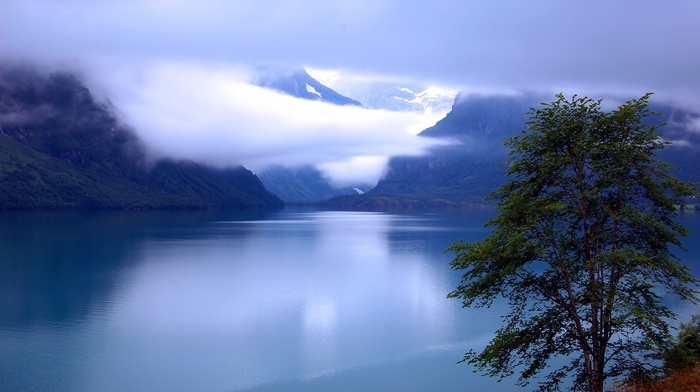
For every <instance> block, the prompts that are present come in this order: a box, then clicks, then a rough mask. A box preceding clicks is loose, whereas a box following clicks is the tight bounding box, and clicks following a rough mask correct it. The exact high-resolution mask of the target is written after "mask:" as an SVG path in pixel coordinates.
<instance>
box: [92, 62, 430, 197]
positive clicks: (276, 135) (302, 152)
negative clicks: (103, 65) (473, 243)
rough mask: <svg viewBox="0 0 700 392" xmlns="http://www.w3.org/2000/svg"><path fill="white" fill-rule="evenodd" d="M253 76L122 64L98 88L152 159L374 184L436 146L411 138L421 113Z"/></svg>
mask: <svg viewBox="0 0 700 392" xmlns="http://www.w3.org/2000/svg"><path fill="white" fill-rule="evenodd" d="M254 76H255V75H254V73H253V72H252V71H251V70H250V69H247V68H241V67H229V66H226V65H219V66H213V65H208V66H202V65H201V64H195V63H178V62H176V63H173V62H159V63H153V64H150V65H148V66H140V67H138V68H137V69H135V70H131V71H129V70H128V69H123V71H122V72H121V73H120V74H118V75H113V79H112V83H111V84H109V85H106V87H105V88H106V89H107V95H108V96H109V97H110V99H111V100H112V102H113V104H114V105H115V106H116V107H117V108H118V109H119V111H120V112H121V117H122V119H123V121H124V122H126V123H127V124H129V125H131V126H133V127H134V128H135V130H136V132H137V133H138V135H139V137H140V138H141V139H142V140H143V141H144V142H145V144H146V145H147V146H148V148H149V150H150V152H151V153H152V154H153V155H155V156H156V157H174V158H178V159H190V160H194V161H197V162H202V163H206V164H209V165H213V166H219V167H226V166H233V165H238V164H243V165H244V166H246V167H248V168H250V169H252V170H254V171H256V170H260V169H263V168H264V167H266V166H269V165H302V164H311V165H315V166H319V167H320V168H321V169H322V170H323V171H324V172H325V173H326V174H327V175H328V176H329V177H331V178H332V179H333V180H334V181H335V182H338V183H352V182H355V183H357V182H360V183H376V181H377V180H378V179H379V177H380V175H381V174H382V171H383V168H384V166H385V164H386V162H387V161H388V157H389V156H394V155H420V154H422V153H424V151H425V150H426V149H427V148H428V147H430V146H432V145H435V144H436V143H442V142H441V141H436V140H431V139H426V138H421V137H418V136H415V133H416V132H415V128H416V124H420V123H421V122H422V121H423V120H424V119H423V117H422V116H420V115H419V114H416V113H402V112H390V111H383V110H368V109H364V108H360V107H354V106H337V105H332V104H328V103H324V102H319V101H308V100H303V99H299V98H294V97H291V96H288V95H284V94H281V93H278V92H275V91H273V90H270V89H265V88H261V87H258V86H255V85H252V84H250V83H248V80H250V79H251V78H254ZM93 79H98V80H106V79H107V78H105V77H104V75H96V76H93Z"/></svg>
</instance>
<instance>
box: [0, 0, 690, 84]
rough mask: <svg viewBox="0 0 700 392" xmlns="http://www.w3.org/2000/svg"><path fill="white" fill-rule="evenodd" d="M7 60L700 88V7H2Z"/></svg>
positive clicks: (40, 2)
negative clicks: (95, 59)
mask: <svg viewBox="0 0 700 392" xmlns="http://www.w3.org/2000/svg"><path fill="white" fill-rule="evenodd" d="M2 7H3V10H2V11H3V12H2V14H3V16H2V26H3V27H1V28H2V29H3V30H4V31H3V34H2V36H3V43H2V45H3V48H2V49H3V52H5V53H14V54H22V53H23V54H27V55H35V56H44V57H47V58H62V59H65V58H75V57H78V58H80V57H84V56H86V55H90V56H116V57H120V58H123V57H137V58H143V57H148V58H160V59H164V58H165V59H170V60H174V59H179V60H183V59H188V60H192V59H197V60H198V61H203V62H209V61H224V62H229V63H243V64H273V65H274V64H277V65H282V66H287V65H294V66H300V65H307V66H312V67H316V68H322V69H345V70H351V71H356V72H358V73H368V74H378V75H394V76H401V77H410V78H414V79H415V78H417V79H424V80H430V81H439V82H442V84H445V85H461V86H471V87H479V86H480V87H484V88H515V89H522V88H530V89H532V88H551V89H554V90H555V91H558V90H562V89H565V90H567V89H597V90H600V91H609V90H613V89H615V90H625V91H630V92H634V93H635V95H638V94H636V93H638V92H646V91H655V92H658V93H664V94H674V95H688V96H692V97H696V96H697V91H700V81H699V78H697V77H695V75H696V70H697V69H700V52H698V51H697V50H693V48H694V47H695V40H696V37H698V36H700V24H699V23H697V15H699V14H700V3H698V2H696V1H693V0H679V1H673V2H657V1H648V0H644V1H638V2H634V3H633V4H630V3H628V2H609V1H603V0H593V1H586V2H561V1H558V0H545V1H538V2H535V3H532V2H523V1H519V0H496V1H490V2H481V1H457V0H435V1H431V2H430V3H429V4H428V3H425V2H400V1H396V0H339V1H334V2H323V1H314V0H256V1H246V0H240V1H224V0H202V1H198V2H186V1H163V0H150V1H149V0H146V1H136V0H119V1H117V0H103V1H99V2H94V1H87V0H69V1H55V0H5V1H4V2H3V6H2Z"/></svg>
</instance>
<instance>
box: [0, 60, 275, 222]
mask: <svg viewBox="0 0 700 392" xmlns="http://www.w3.org/2000/svg"><path fill="white" fill-rule="evenodd" d="M0 132H1V134H0V209H17V208H119V209H151V208H241V209H250V208H267V207H279V206H281V204H282V203H281V201H280V200H279V198H277V197H276V196H275V195H274V194H272V193H270V192H268V191H267V190H266V189H265V188H264V187H263V185H262V183H261V182H260V180H259V179H258V178H257V177H256V176H255V175H254V174H253V173H252V172H250V171H249V170H247V169H245V168H243V167H238V168H233V169H225V170H221V169H214V168H209V167H206V166H203V165H200V164H197V163H194V162H176V161H167V160H159V161H154V160H150V159H149V158H148V157H147V156H146V154H145V153H144V151H145V150H144V148H143V146H142V145H141V144H140V142H139V140H138V138H137V137H136V136H135V134H134V133H133V132H132V131H131V130H130V129H129V128H128V126H127V125H125V124H122V123H120V122H119V121H118V119H117V117H116V116H115V114H114V110H113V108H111V107H110V105H109V103H106V102H99V101H97V100H96V99H95V97H94V96H93V95H92V94H91V92H90V91H89V90H88V89H87V88H86V87H85V86H84V85H83V84H82V82H81V81H80V80H79V78H78V77H77V76H75V75H73V74H71V73H67V72H52V73H44V72H41V71H38V70H36V69H33V68H31V67H27V66H20V65H8V64H3V65H2V66H0Z"/></svg>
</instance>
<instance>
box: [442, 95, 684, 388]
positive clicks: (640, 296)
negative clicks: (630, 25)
mask: <svg viewBox="0 0 700 392" xmlns="http://www.w3.org/2000/svg"><path fill="white" fill-rule="evenodd" d="M650 96H651V94H646V95H644V96H642V97H641V98H640V99H636V100H631V101H628V102H626V103H625V104H623V105H621V106H619V107H618V108H617V109H615V110H613V111H609V112H606V111H604V110H603V109H602V108H601V101H600V100H598V101H594V100H592V99H589V98H587V97H578V96H575V95H574V96H573V97H572V98H571V99H570V100H569V99H567V98H565V97H564V96H563V95H562V94H559V95H557V98H558V99H557V100H556V101H553V102H551V103H543V104H542V106H541V107H540V108H532V109H531V110H530V111H529V112H528V114H529V116H530V120H529V121H528V123H527V125H528V129H527V130H525V131H523V133H522V134H521V135H518V136H514V137H512V138H510V139H508V140H507V141H506V143H505V144H506V146H508V147H509V148H510V150H511V151H510V159H509V161H508V163H507V164H508V166H509V169H508V174H509V176H510V178H511V180H510V182H509V183H507V184H506V185H504V186H503V187H501V188H500V189H499V190H497V191H496V192H494V193H493V194H492V195H491V196H490V197H491V198H493V199H496V200H498V206H497V208H498V211H499V215H498V216H497V217H495V218H494V219H492V220H491V221H489V223H488V225H490V226H492V227H493V228H494V230H493V231H492V233H491V234H490V235H489V236H488V237H487V238H486V239H484V240H482V241H478V242H473V243H466V242H461V241H458V242H456V243H454V244H453V245H452V246H451V247H449V248H448V251H452V252H455V253H456V255H455V257H454V259H453V260H452V262H451V263H450V265H451V266H452V268H453V269H456V270H461V271H463V276H462V280H461V283H460V284H459V285H458V286H457V288H456V289H455V290H454V291H453V292H451V293H450V294H449V295H448V297H450V298H458V299H461V300H462V301H463V306H464V307H469V306H476V307H483V306H490V305H491V303H492V302H493V300H494V299H496V298H497V297H504V298H505V299H506V300H507V301H508V303H509V305H510V309H511V310H510V313H509V314H508V315H506V316H504V317H503V321H504V325H503V326H502V327H501V328H500V329H499V330H498V331H496V333H495V336H494V338H493V340H491V342H490V343H489V344H488V345H487V346H486V347H485V348H484V350H483V351H481V352H475V351H473V350H472V351H469V352H468V353H466V354H465V357H464V359H463V361H464V362H467V363H470V364H472V365H475V366H476V367H477V368H478V369H479V370H481V371H483V372H485V374H487V375H490V376H497V377H501V378H502V377H505V376H509V375H512V374H514V373H516V371H517V372H519V381H518V382H519V384H520V385H526V384H528V383H529V381H530V380H531V378H532V377H534V376H537V375H540V373H546V375H545V377H543V378H540V379H539V380H540V383H539V389H540V390H558V389H559V387H560V386H561V384H562V382H567V383H569V382H571V383H572V387H571V389H572V390H586V391H602V390H603V386H604V382H605V380H606V379H608V378H616V377H621V376H624V377H629V376H632V375H634V374H637V373H639V372H647V371H650V369H652V368H653V367H654V364H655V363H658V361H657V360H658V359H659V356H660V355H661V354H660V353H661V352H662V351H663V349H664V348H665V347H668V344H669V341H670V335H669V327H668V323H667V322H668V320H670V319H671V318H673V312H672V311H670V310H669V309H668V308H667V307H666V306H664V304H663V302H662V296H664V295H669V294H670V295H676V296H678V297H680V298H681V299H683V300H694V295H695V291H694V287H695V284H696V283H697V282H696V280H695V279H694V278H693V277H692V275H691V274H690V271H689V269H688V268H687V267H686V266H684V265H682V264H681V263H679V261H678V259H677V258H676V257H675V256H674V255H673V254H672V252H671V251H670V249H671V246H677V247H679V248H680V246H681V244H680V242H679V236H683V235H686V230H685V229H684V228H683V227H682V226H681V225H679V224H678V223H677V221H676V220H675V219H674V218H675V216H676V213H677V206H678V205H679V204H681V203H682V198H683V197H684V196H688V195H691V194H692V193H693V192H694V188H693V186H692V185H691V184H688V183H683V182H680V181H679V180H677V179H676V178H675V177H674V176H673V175H672V174H670V172H669V165H668V164H666V163H663V162H660V161H659V160H658V159H657V158H656V157H655V153H656V152H657V151H658V150H661V149H663V148H665V147H667V146H668V144H669V143H667V142H664V141H663V140H662V139H661V138H660V136H659V134H658V133H657V129H658V128H659V127H660V126H661V125H663V124H650V122H649V121H648V119H649V118H652V117H654V116H656V115H658V114H657V113H653V112H651V111H650V110H649V109H648V108H647V105H648V100H649V98H650ZM554 358H559V359H557V360H556V361H553V359H554ZM555 365H556V366H555ZM557 366H558V367H557ZM545 370H546V372H543V371H545ZM567 377H569V381H566V380H567Z"/></svg>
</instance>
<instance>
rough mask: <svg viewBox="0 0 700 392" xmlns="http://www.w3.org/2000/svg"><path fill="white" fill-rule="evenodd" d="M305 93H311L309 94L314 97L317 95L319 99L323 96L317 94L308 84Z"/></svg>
mask: <svg viewBox="0 0 700 392" xmlns="http://www.w3.org/2000/svg"><path fill="white" fill-rule="evenodd" d="M306 92H307V93H311V94H316V95H318V97H319V98H323V95H322V94H321V93H319V92H318V91H316V89H315V88H313V87H312V86H309V84H308V83H307V84H306Z"/></svg>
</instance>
